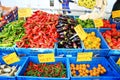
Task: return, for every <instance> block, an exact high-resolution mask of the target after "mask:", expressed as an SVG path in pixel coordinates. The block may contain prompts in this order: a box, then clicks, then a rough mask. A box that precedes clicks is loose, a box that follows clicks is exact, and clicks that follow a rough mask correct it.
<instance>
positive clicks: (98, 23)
mask: <svg viewBox="0 0 120 80" xmlns="http://www.w3.org/2000/svg"><path fill="white" fill-rule="evenodd" d="M94 24H95V27H101V26H103V20H102V19H95V20H94Z"/></svg>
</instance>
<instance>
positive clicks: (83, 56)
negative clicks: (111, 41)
mask: <svg viewBox="0 0 120 80" xmlns="http://www.w3.org/2000/svg"><path fill="white" fill-rule="evenodd" d="M92 56H93V53H92V52H82V53H78V55H77V61H78V62H79V61H91V60H92Z"/></svg>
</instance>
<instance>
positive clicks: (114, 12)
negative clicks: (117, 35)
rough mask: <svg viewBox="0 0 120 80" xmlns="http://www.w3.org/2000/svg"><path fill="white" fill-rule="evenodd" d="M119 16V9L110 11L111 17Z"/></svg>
mask: <svg viewBox="0 0 120 80" xmlns="http://www.w3.org/2000/svg"><path fill="white" fill-rule="evenodd" d="M116 17H120V10H117V11H113V12H112V18H116Z"/></svg>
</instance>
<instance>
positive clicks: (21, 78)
mask: <svg viewBox="0 0 120 80" xmlns="http://www.w3.org/2000/svg"><path fill="white" fill-rule="evenodd" d="M30 61H32V62H33V63H36V64H39V60H38V57H36V56H30V57H29V58H28V60H27V62H26V63H25V64H24V67H22V69H21V71H20V72H19V73H18V75H17V80H69V79H70V67H69V60H68V59H67V58H55V62H51V63H48V64H55V63H58V62H62V63H63V64H65V65H66V78H54V77H32V76H23V73H24V72H25V71H26V68H27V66H28V63H29V62H30Z"/></svg>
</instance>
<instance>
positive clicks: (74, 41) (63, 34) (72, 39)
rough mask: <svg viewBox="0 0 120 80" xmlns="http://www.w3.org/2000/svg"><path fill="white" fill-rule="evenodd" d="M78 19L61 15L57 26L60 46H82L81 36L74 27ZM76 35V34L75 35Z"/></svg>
mask: <svg viewBox="0 0 120 80" xmlns="http://www.w3.org/2000/svg"><path fill="white" fill-rule="evenodd" d="M75 26H76V21H75V20H74V19H73V18H70V17H69V16H62V15H61V16H60V17H59V23H58V25H57V26H56V28H57V32H58V34H59V37H58V48H80V47H81V43H80V38H79V37H78V36H77V35H76V32H75V30H74V27H75ZM75 35H76V36H75Z"/></svg>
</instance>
